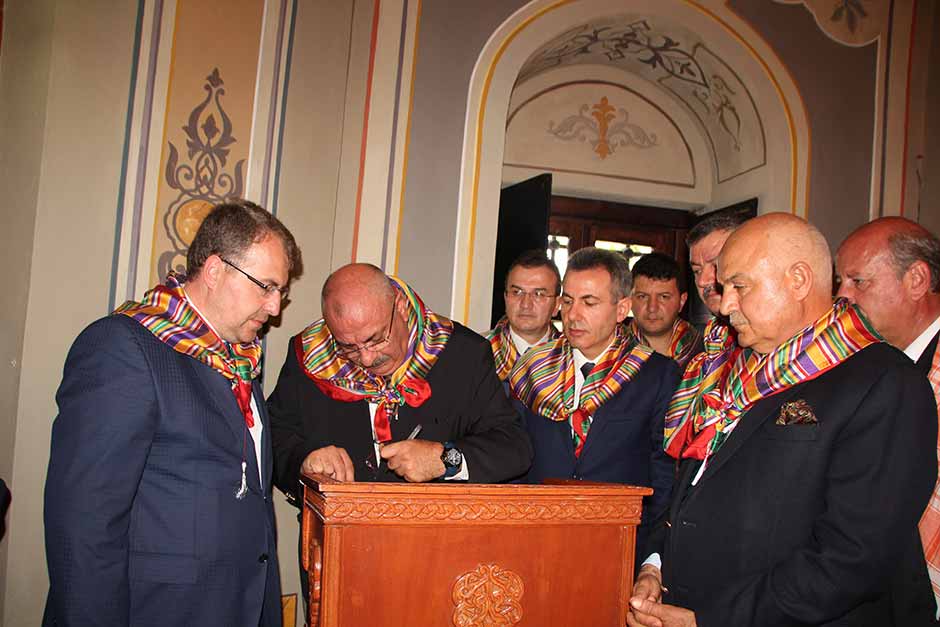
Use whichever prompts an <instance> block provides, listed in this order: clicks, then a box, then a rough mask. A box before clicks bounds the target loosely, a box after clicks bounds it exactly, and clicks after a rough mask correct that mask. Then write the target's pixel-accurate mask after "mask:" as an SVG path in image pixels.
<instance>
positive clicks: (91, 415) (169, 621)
mask: <svg viewBox="0 0 940 627" xmlns="http://www.w3.org/2000/svg"><path fill="white" fill-rule="evenodd" d="M299 264H300V251H299V250H298V249H297V246H296V244H295V243H294V239H293V237H292V236H291V234H290V232H289V231H288V230H287V229H286V228H285V227H284V225H283V224H281V223H280V222H279V221H278V220H277V219H276V218H275V217H274V216H272V215H271V214H269V213H268V212H267V211H265V210H264V209H261V208H260V207H258V206H256V205H254V204H252V203H249V202H245V201H237V202H234V203H229V204H223V205H219V206H217V207H215V208H214V209H213V210H212V212H211V213H209V215H208V216H207V217H206V219H205V221H204V222H203V224H202V226H201V227H200V228H199V231H198V232H197V234H196V236H195V238H194V240H193V243H192V246H191V247H190V249H189V251H188V255H187V276H186V277H183V276H179V275H176V274H174V273H171V274H170V276H169V277H168V278H167V283H166V285H160V286H157V287H156V288H154V289H153V290H151V291H149V292H148V293H147V294H146V295H145V297H144V300H143V301H142V302H140V303H136V302H128V303H125V304H124V305H123V306H121V307H120V308H118V309H117V310H116V311H115V313H113V314H112V315H110V316H108V317H106V318H103V319H101V320H98V321H97V322H95V323H93V324H92V325H91V326H89V327H88V328H87V329H85V330H84V331H83V332H82V333H81V335H79V337H78V339H77V340H76V341H75V344H74V345H73V346H72V349H71V351H70V352H69V356H68V359H67V360H66V363H65V371H64V376H63V379H62V385H61V386H60V387H59V392H58V394H57V397H56V400H57V402H58V405H59V415H58V416H57V417H56V419H55V422H54V424H53V428H52V451H51V456H50V461H49V473H48V477H47V480H46V493H45V516H44V518H45V525H46V528H45V532H46V558H47V560H48V565H49V580H50V590H49V597H48V601H47V604H46V613H45V616H44V619H43V624H44V625H46V626H50V625H128V626H133V627H143V626H147V625H154V626H156V625H226V626H227V627H229V626H240V627H258V626H259V625H263V626H265V627H276V626H277V627H279V626H280V625H281V605H280V602H281V600H280V577H279V574H278V563H277V552H276V547H275V526H274V509H273V507H272V501H271V460H272V456H271V444H270V441H271V437H270V433H271V432H270V425H269V422H268V416H267V412H266V410H265V405H264V398H263V396H262V391H261V387H260V385H259V384H258V381H257V379H256V377H257V375H258V374H259V372H260V365H261V364H260V359H261V346H260V342H259V340H258V338H257V333H258V330H259V329H260V328H261V327H262V326H263V325H264V323H265V322H266V320H267V319H268V318H269V317H271V316H276V315H278V313H279V312H280V309H281V299H282V298H283V297H284V296H285V295H286V293H287V285H288V281H289V280H290V277H291V274H292V272H293V271H294V269H295V268H298V267H299Z"/></svg>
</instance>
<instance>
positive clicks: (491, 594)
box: [453, 564, 525, 627]
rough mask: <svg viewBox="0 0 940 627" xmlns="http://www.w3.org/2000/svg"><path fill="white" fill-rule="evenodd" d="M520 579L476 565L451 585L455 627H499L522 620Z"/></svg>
mask: <svg viewBox="0 0 940 627" xmlns="http://www.w3.org/2000/svg"><path fill="white" fill-rule="evenodd" d="M524 591H525V586H524V585H523V583H522V577H520V576H519V575H517V574H516V573H514V572H512V571H511V570H506V569H504V568H500V567H499V566H497V565H496V564H480V565H478V566H477V567H476V570H472V571H470V572H468V573H464V574H463V575H461V576H460V577H458V578H457V581H456V582H455V583H454V590H453V599H454V605H455V606H456V607H455V608H454V625H455V626H456V627H483V626H484V625H485V626H486V627H499V626H502V625H515V624H516V623H518V622H519V621H521V620H522V593H523V592H524Z"/></svg>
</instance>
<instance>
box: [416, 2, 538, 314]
mask: <svg viewBox="0 0 940 627" xmlns="http://www.w3.org/2000/svg"><path fill="white" fill-rule="evenodd" d="M524 4H525V0H475V1H474V2H453V1H451V2H441V1H435V2H423V3H422V5H421V6H422V12H421V31H420V33H419V39H418V59H417V66H416V76H415V84H414V109H413V111H412V114H411V138H410V139H411V145H410V150H409V158H408V174H407V178H406V180H405V204H404V207H403V213H404V215H403V216H402V232H401V256H400V258H399V265H398V274H399V276H401V277H402V278H403V279H405V280H406V281H408V282H409V283H410V284H411V285H412V286H413V287H414V288H415V290H417V292H418V293H419V294H420V295H421V298H423V299H424V301H425V302H426V303H427V304H428V306H429V307H431V308H432V309H435V310H437V311H440V312H444V313H447V312H449V310H450V302H451V291H452V283H453V277H452V276H451V273H450V272H449V271H445V272H442V271H441V270H442V269H445V268H446V269H448V270H449V269H450V268H452V267H453V259H454V238H455V233H456V230H457V196H458V186H459V183H460V181H459V178H460V154H461V150H462V149H463V141H464V140H463V132H464V116H465V115H466V112H467V93H468V86H469V84H470V74H471V72H472V71H473V66H474V64H475V63H476V60H477V57H478V56H479V54H480V50H481V49H482V48H483V45H484V44H485V43H486V40H487V38H488V37H489V36H490V34H491V33H492V32H493V31H494V30H496V28H497V27H498V26H499V25H500V24H501V23H502V22H503V21H505V19H506V18H507V17H509V15H511V14H512V13H513V11H515V10H516V9H518V8H519V7H521V6H522V5H524Z"/></svg>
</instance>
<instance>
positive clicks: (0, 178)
mask: <svg viewBox="0 0 940 627" xmlns="http://www.w3.org/2000/svg"><path fill="white" fill-rule="evenodd" d="M53 14H54V8H53V5H52V2H51V1H48V0H37V1H36V2H19V3H15V4H14V3H10V2H7V3H6V6H5V16H6V19H5V20H4V22H3V27H4V32H3V34H2V38H3V53H2V55H0V137H2V138H3V141H0V198H3V199H4V205H3V209H2V220H3V224H4V228H3V229H2V230H0V267H2V268H7V269H8V270H12V271H8V272H7V277H6V281H5V285H4V290H3V293H4V295H3V303H4V304H3V307H0V328H2V329H3V332H2V333H0V367H2V369H3V370H2V372H3V376H2V377H0V477H2V478H3V479H4V481H6V482H7V484H10V482H11V480H12V475H13V450H14V442H15V434H16V407H17V401H18V399H17V391H18V389H19V384H20V373H21V367H22V354H23V334H24V331H25V328H26V304H27V298H28V296H29V277H30V265H31V261H32V252H33V233H34V228H35V222H36V200H37V197H38V194H39V167H40V163H41V161H42V146H43V131H44V128H45V122H46V88H47V85H48V81H49V63H50V57H51V51H52V28H53ZM13 23H15V24H17V25H18V28H16V29H13V28H11V26H10V25H11V24H13ZM17 493H18V490H17ZM17 502H19V496H17ZM17 507H18V505H17ZM8 547H9V542H8V541H3V542H2V543H0V619H2V617H3V614H4V598H5V592H6V573H7V568H6V564H7V557H8V555H7V553H8ZM0 622H2V621H0Z"/></svg>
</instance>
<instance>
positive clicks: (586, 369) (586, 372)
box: [581, 361, 594, 381]
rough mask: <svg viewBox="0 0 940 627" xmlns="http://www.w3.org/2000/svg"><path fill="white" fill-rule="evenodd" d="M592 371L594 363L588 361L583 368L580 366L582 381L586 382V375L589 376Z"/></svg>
mask: <svg viewBox="0 0 940 627" xmlns="http://www.w3.org/2000/svg"><path fill="white" fill-rule="evenodd" d="M592 370H594V362H593V361H589V362H587V363H586V364H584V365H583V366H581V375H582V376H583V377H584V380H585V381H587V378H588V375H589V374H591V371H592Z"/></svg>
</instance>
